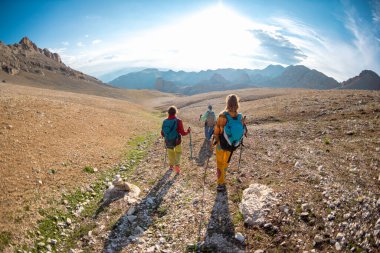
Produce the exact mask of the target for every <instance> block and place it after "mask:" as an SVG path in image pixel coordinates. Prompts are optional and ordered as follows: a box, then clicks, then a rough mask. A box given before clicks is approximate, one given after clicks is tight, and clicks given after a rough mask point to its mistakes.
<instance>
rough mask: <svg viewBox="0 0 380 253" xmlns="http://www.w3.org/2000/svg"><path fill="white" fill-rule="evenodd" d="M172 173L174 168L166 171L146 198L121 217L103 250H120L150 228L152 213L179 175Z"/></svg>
mask: <svg viewBox="0 0 380 253" xmlns="http://www.w3.org/2000/svg"><path fill="white" fill-rule="evenodd" d="M171 173H172V170H168V171H166V173H165V174H164V175H163V177H162V178H161V179H160V180H159V181H158V182H157V183H156V184H155V185H154V186H153V188H152V189H151V190H150V191H149V192H148V194H147V195H146V196H145V198H144V199H142V200H141V202H140V203H138V204H136V205H134V206H132V207H130V208H129V209H128V211H127V212H126V214H124V215H123V216H122V217H120V219H119V220H118V221H117V222H116V223H115V225H114V226H113V228H112V230H111V232H110V234H109V236H108V238H107V240H106V242H105V243H104V248H103V252H120V251H121V250H122V249H123V248H124V247H126V246H127V245H128V244H130V243H134V242H136V241H137V240H138V237H139V236H141V235H142V234H143V233H144V231H146V230H147V229H148V227H149V226H150V225H151V224H152V223H153V219H152V215H153V214H154V212H155V211H156V210H157V208H158V207H159V206H160V204H161V202H162V200H163V198H164V196H165V195H166V193H167V192H168V191H169V189H170V187H171V186H172V185H173V183H174V182H175V181H176V179H177V177H178V174H176V175H175V176H174V177H173V178H171V179H170V175H171Z"/></svg>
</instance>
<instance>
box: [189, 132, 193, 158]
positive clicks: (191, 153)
mask: <svg viewBox="0 0 380 253" xmlns="http://www.w3.org/2000/svg"><path fill="white" fill-rule="evenodd" d="M189 135H190V160H193V143H192V141H191V132H190V133H189Z"/></svg>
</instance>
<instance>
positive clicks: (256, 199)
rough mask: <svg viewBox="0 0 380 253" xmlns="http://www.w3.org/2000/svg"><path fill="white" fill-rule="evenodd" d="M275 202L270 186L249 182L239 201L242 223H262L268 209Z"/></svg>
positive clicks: (253, 224)
mask: <svg viewBox="0 0 380 253" xmlns="http://www.w3.org/2000/svg"><path fill="white" fill-rule="evenodd" d="M276 202H277V198H276V197H275V195H274V193H273V191H272V189H271V188H269V187H268V186H266V185H262V184H251V185H250V186H249V187H248V188H247V189H245V190H244V191H243V197H242V201H241V203H240V212H241V213H242V214H243V218H244V223H246V224H248V225H252V226H255V225H262V224H264V223H265V216H266V215H267V213H268V209H269V208H270V207H272V206H273V205H274V204H275V203H276Z"/></svg>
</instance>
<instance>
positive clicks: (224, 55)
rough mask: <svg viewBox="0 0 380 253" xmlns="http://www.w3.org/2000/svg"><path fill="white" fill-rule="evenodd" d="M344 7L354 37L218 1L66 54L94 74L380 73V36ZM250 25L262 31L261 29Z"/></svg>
mask: <svg viewBox="0 0 380 253" xmlns="http://www.w3.org/2000/svg"><path fill="white" fill-rule="evenodd" d="M345 8H346V9H347V11H346V17H347V19H346V20H345V21H346V27H347V29H348V30H349V31H350V32H352V34H353V36H354V37H353V38H354V41H347V40H340V39H337V38H329V37H326V36H325V35H324V34H323V31H318V30H317V29H315V28H313V27H311V26H309V25H308V24H306V23H304V22H301V21H299V20H297V19H294V18H289V17H274V18H272V19H269V20H270V21H269V22H270V23H262V22H261V23H260V22H257V21H254V20H252V19H248V18H246V17H243V16H241V15H239V14H237V13H236V12H234V11H233V10H230V9H228V8H226V7H224V6H222V5H219V6H217V7H214V8H209V9H206V10H204V11H202V12H199V13H196V14H193V15H190V16H187V17H184V18H183V19H182V20H178V22H176V23H175V24H171V25H166V26H162V27H159V28H156V29H152V30H147V31H142V32H140V33H134V34H132V35H131V36H129V37H122V38H120V39H118V40H113V41H111V42H108V41H100V40H99V39H96V40H93V41H92V44H98V43H100V42H101V45H102V46H101V47H97V48H96V50H90V49H87V50H84V49H85V47H84V44H83V43H82V42H78V43H77V46H78V47H80V48H81V50H82V51H81V52H78V53H76V54H75V56H73V55H74V54H73V53H71V56H70V54H68V53H67V52H65V53H67V54H65V55H62V59H63V60H64V62H65V63H67V64H69V65H71V66H72V67H74V68H78V69H81V70H82V71H84V70H86V71H87V73H91V74H96V73H97V72H100V71H103V72H104V71H112V70H113V69H112V68H116V67H117V66H118V67H119V66H122V67H125V66H128V67H158V68H170V69H174V70H179V69H183V70H202V69H215V68H224V67H233V68H264V67H266V66H267V65H268V64H276V63H277V64H286V63H287V64H291V63H293V64H295V63H297V62H298V64H303V65H305V66H307V67H309V68H314V69H317V70H319V71H321V72H323V73H325V74H326V75H328V76H332V77H334V78H336V79H337V80H338V81H343V80H345V79H347V78H349V77H352V76H354V75H357V74H358V73H359V72H360V71H361V70H363V68H367V69H372V70H374V71H376V72H378V73H379V72H380V67H379V60H378V59H380V53H379V48H380V46H379V41H378V39H377V38H375V37H374V36H371V35H368V34H371V32H370V31H369V29H367V28H366V26H365V25H363V24H360V26H359V25H358V23H357V22H358V20H359V17H357V16H356V14H355V11H354V10H352V9H351V8H352V7H350V6H345ZM359 27H360V29H359ZM252 30H256V31H261V35H260V34H254V33H252V32H251V31H252ZM263 35H266V36H263ZM268 36H269V37H268ZM268 43H269V44H268ZM292 54H294V55H292ZM110 55H112V56H113V57H109V56H110ZM110 63H112V64H110Z"/></svg>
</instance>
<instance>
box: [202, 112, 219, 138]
mask: <svg viewBox="0 0 380 253" xmlns="http://www.w3.org/2000/svg"><path fill="white" fill-rule="evenodd" d="M199 120H202V121H204V122H205V138H206V140H207V141H209V140H210V139H211V136H212V133H213V131H214V126H215V123H216V116H215V113H214V112H213V111H212V105H208V110H207V112H205V114H201V115H200V116H199Z"/></svg>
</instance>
